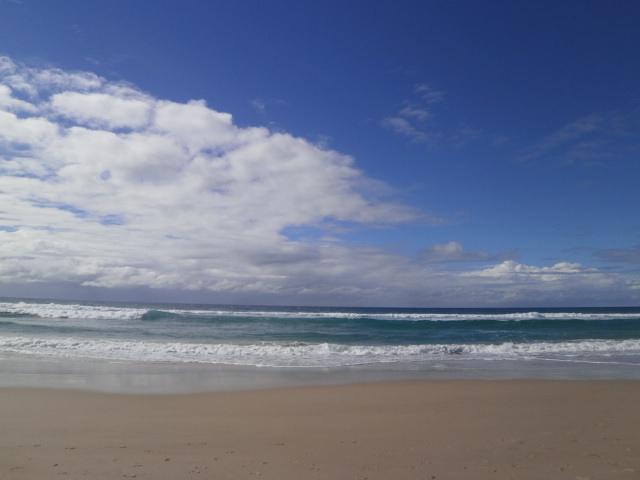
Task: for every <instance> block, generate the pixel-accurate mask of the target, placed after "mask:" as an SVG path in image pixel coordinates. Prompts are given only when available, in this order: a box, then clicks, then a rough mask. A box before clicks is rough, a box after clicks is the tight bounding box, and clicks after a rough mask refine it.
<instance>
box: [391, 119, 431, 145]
mask: <svg viewBox="0 0 640 480" xmlns="http://www.w3.org/2000/svg"><path fill="white" fill-rule="evenodd" d="M382 126H383V127H384V128H386V129H387V130H391V131H392V132H394V133H397V134H398V135H402V136H404V137H407V138H410V139H411V140H414V141H416V142H423V141H425V140H427V139H428V138H429V135H428V134H427V133H426V132H424V131H422V130H419V129H418V128H417V127H416V126H414V125H413V124H412V123H411V122H410V121H409V120H407V119H406V118H403V117H387V118H384V119H383V120H382Z"/></svg>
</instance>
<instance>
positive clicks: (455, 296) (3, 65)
mask: <svg viewBox="0 0 640 480" xmlns="http://www.w3.org/2000/svg"><path fill="white" fill-rule="evenodd" d="M0 102H1V103H0V285H2V286H3V288H4V286H11V285H17V284H20V285H29V284H33V285H36V286H34V287H33V289H32V290H29V291H30V292H32V293H34V294H37V292H38V291H39V290H38V289H39V287H38V286H37V285H44V284H59V285H66V286H67V287H65V288H68V290H67V291H68V292H69V293H68V295H69V296H73V295H74V293H73V292H74V289H77V288H82V287H83V286H85V287H87V286H89V287H96V288H138V287H140V288H156V289H166V290H172V291H202V292H215V293H216V294H217V295H236V296H237V295H241V296H243V297H241V298H244V299H245V300H248V301H250V300H251V298H256V295H262V296H263V297H260V298H264V295H267V296H269V295H271V296H272V298H274V299H285V300H282V301H288V302H303V303H317V302H319V301H322V302H325V303H330V302H332V303H334V304H335V303H336V302H337V303H360V304H362V303H364V304H402V303H405V304H422V305H443V304H449V305H453V304H458V305H459V304H461V303H465V304H475V305H480V304H488V303H498V304H499V303H505V302H509V301H511V300H512V299H513V298H525V297H526V295H530V294H532V293H536V294H537V295H541V296H545V295H546V297H547V298H557V295H558V292H564V294H566V295H573V297H571V298H575V296H576V295H579V294H581V292H588V293H589V295H593V292H594V291H595V292H600V293H599V294H600V295H601V296H602V295H609V293H610V292H630V291H633V292H635V295H636V296H637V295H640V291H638V290H637V289H634V288H635V287H634V286H633V285H637V281H636V283H635V284H632V283H630V280H628V279H627V278H626V277H622V276H619V275H618V276H616V275H615V274H605V273H601V272H591V271H587V270H585V269H583V268H582V267H577V266H576V267H572V266H571V265H570V264H557V265H555V266H552V267H526V268H525V267H524V266H517V265H519V264H510V263H501V264H498V265H495V266H494V267H490V268H487V269H479V270H474V271H470V272H463V273H460V272H454V271H447V270H443V269H435V268H433V267H434V265H430V264H428V263H427V264H425V262H422V261H418V260H417V259H412V258H410V257H407V256H401V255H397V254H393V253H390V252H387V251H385V250H383V249H381V248H374V247H371V246H366V245H360V246H353V245H350V244H348V243H346V242H341V241H340V240H339V239H336V238H335V237H329V236H326V237H325V234H326V232H325V230H324V227H325V226H334V225H336V224H337V225H338V226H339V225H343V224H346V225H347V226H354V225H355V226H357V225H369V226H373V225H375V226H380V225H394V224H398V223H403V222H415V221H420V222H425V221H428V217H427V216H426V215H425V214H424V213H422V212H418V211H416V210H415V209H413V208H411V207H409V206H406V205H403V204H400V203H397V202H394V201H391V200H389V192H388V191H387V190H388V189H387V187H385V185H384V184H381V183H380V182H376V181H373V180H372V179H369V178H368V177H367V176H366V175H365V174H364V173H363V172H362V171H361V170H359V169H358V168H357V167H356V165H355V163H354V160H353V159H352V158H351V157H349V156H348V155H345V154H342V153H340V152H337V151H334V150H331V149H328V148H324V147H321V146H318V145H315V144H313V143H312V142H309V141H307V140H305V139H302V138H297V137H294V136H292V135H290V134H287V133H274V132H272V131H270V130H268V129H266V128H262V127H240V126H238V125H236V124H235V123H234V122H233V118H232V116H231V115H230V114H228V113H224V112H218V111H216V110H214V109H212V108H210V107H209V106H207V105H206V103H205V102H204V101H202V100H194V101H190V102H186V103H178V102H172V101H169V100H164V99H159V98H155V97H153V96H151V95H148V94H146V93H144V92H141V91H139V90H137V89H136V88H134V87H132V86H131V85H127V84H123V83H115V82H110V81H107V80H105V79H102V78H100V77H98V76H97V75H94V74H91V73H86V72H65V71H62V70H59V69H51V68H46V69H37V68H33V67H25V66H23V65H20V64H17V63H14V62H12V61H11V60H10V59H7V58H6V57H0ZM21 102H25V103H21ZM26 104H28V105H26ZM29 105H31V106H29ZM398 118H403V117H398ZM416 118H417V117H416ZM398 125H400V124H398V123H397V122H396V126H398ZM400 127H401V125H400ZM292 227H293V228H309V229H312V230H313V231H315V232H317V235H311V236H309V237H308V238H306V239H304V240H302V239H299V238H296V237H295V236H292V235H288V234H287V232H288V230H289V229H291V228H292ZM433 253H434V254H438V255H440V257H448V258H449V259H451V258H452V257H457V258H460V259H463V258H467V259H468V258H469V255H472V254H474V252H466V251H464V250H463V249H462V246H461V245H460V244H458V243H456V242H450V243H448V244H444V245H441V246H436V247H433ZM487 261H491V258H487ZM558 265H560V266H558ZM440 266H441V265H440ZM536 268H538V269H539V271H535V269H536ZM527 269H529V270H527ZM545 269H546V270H545ZM572 269H573V270H572ZM545 275H546V277H545ZM525 277H526V278H525ZM547 278H551V279H552V280H551V281H547ZM514 279H515V280H516V281H514ZM532 279H534V280H532ZM575 279H578V281H577V282H576V281H575ZM547 284H550V285H551V286H548V285H547ZM575 285H581V288H582V289H581V290H579V291H577V290H576V289H575V288H574V286H575ZM598 289H600V290H598ZM488 292H490V293H491V294H490V295H488ZM602 292H604V293H602ZM204 298H206V297H204ZM218 298H220V297H218ZM233 298H239V297H233Z"/></svg>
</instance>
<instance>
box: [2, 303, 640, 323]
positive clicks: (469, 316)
mask: <svg viewBox="0 0 640 480" xmlns="http://www.w3.org/2000/svg"><path fill="white" fill-rule="evenodd" d="M11 315H31V316H35V317H40V318H51V319H54V318H63V319H64V318H68V319H92V320H145V321H154V320H155V321H157V320H165V319H172V318H176V319H179V318H182V317H185V318H189V317H198V318H221V317H232V318H233V317H243V318H271V319H273V318H282V319H309V320H312V319H332V318H333V319H351V320H358V319H373V320H404V321H469V320H471V321H473V320H494V321H528V320H610V319H639V320H640V312H635V313H632V312H567V311H562V312H539V311H529V312H508V313H477V312H476V313H472V312H469V313H440V312H421V313H409V312H393V313H376V312H350V311H332V312H329V311H311V310H309V311H305V310H300V311H291V310H283V311H271V310H260V311H258V310H232V309H215V310H214V309H211V310H203V309H192V310H190V309H172V308H171V309H150V308H134V307H116V306H113V307H112V306H104V305H95V306H94V305H82V304H64V303H26V302H15V303H14V302H0V317H2V316H11Z"/></svg>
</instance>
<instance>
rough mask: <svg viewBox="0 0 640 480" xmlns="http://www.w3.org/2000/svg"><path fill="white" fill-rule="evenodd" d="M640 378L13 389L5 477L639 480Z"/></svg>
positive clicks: (1, 439) (2, 421)
mask: <svg viewBox="0 0 640 480" xmlns="http://www.w3.org/2000/svg"><path fill="white" fill-rule="evenodd" d="M638 405H640V382H634V381H562V382H559V381H416V382H396V383H378V384H367V385H348V386H336V387H304V388H284V389H272V390H258V391H243V392H217V393H206V394H192V395H115V394H103V393H91V392H80V391H64V390H43V389H2V390H0V425H1V427H0V478H2V479H43V478H92V479H121V478H154V479H176V478H211V479H213V478H216V479H218V478H234V479H237V478H265V479H301V478H327V479H343V478H344V479H369V480H372V479H389V478H394V479H404V478H406V479H414V478H420V479H463V478H469V479H484V478H487V479H488V478H491V479H509V478H513V479H529V478H530V479H540V478H548V479H550V478H554V479H565V478H566V479H574V480H578V479H582V480H584V479H617V478H620V479H636V478H639V477H640V433H639V432H640V414H639V413H638Z"/></svg>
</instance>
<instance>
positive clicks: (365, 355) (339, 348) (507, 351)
mask: <svg viewBox="0 0 640 480" xmlns="http://www.w3.org/2000/svg"><path fill="white" fill-rule="evenodd" d="M0 352H2V353H5V354H6V353H15V354H27V355H40V356H53V357H64V358H83V357H84V358H94V359H106V360H124V361H139V362H194V363H211V364H227V365H253V366H274V367H338V366H348V365H363V364H375V363H403V362H420V361H430V360H438V359H453V358H464V359H478V360H509V359H527V358H532V359H533V358H541V357H548V356H551V357H555V358H560V357H565V358H574V357H579V356H582V355H593V354H598V355H600V356H607V355H617V356H619V355H624V354H632V355H634V356H637V355H638V354H640V340H621V341H620V340H583V341H569V342H533V343H513V342H504V343H497V344H425V345H386V346H376V345H343V344H331V343H303V342H291V343H275V342H271V343H267V342H263V343H254V344H231V343H219V344H206V343H178V342H166V343H165V342H146V341H144V342H143V341H120V340H117V341H116V340H92V339H84V338H37V337H24V336H23V337H3V338H0Z"/></svg>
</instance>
